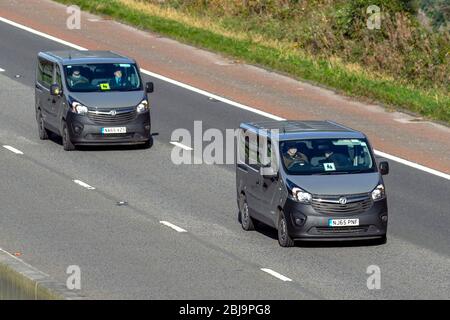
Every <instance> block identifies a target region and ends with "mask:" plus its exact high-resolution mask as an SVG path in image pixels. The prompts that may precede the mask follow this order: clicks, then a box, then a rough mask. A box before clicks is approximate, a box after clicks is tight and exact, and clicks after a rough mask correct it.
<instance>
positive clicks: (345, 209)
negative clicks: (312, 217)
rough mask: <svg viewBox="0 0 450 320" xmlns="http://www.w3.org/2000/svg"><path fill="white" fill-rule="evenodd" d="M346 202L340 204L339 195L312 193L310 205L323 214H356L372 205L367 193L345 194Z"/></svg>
mask: <svg viewBox="0 0 450 320" xmlns="http://www.w3.org/2000/svg"><path fill="white" fill-rule="evenodd" d="M343 197H345V198H346V199H347V203H346V204H340V203H339V199H340V198H342V197H341V196H321V195H314V196H313V199H312V206H313V208H314V210H316V211H317V212H319V213H321V214H325V215H336V214H338V215H339V214H345V215H348V214H358V213H362V212H364V211H367V210H369V209H370V208H371V207H372V205H373V200H372V198H371V196H370V195H369V194H367V193H364V194H355V195H346V196H343Z"/></svg>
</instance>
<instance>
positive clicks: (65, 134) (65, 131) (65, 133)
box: [62, 122, 75, 151]
mask: <svg viewBox="0 0 450 320" xmlns="http://www.w3.org/2000/svg"><path fill="white" fill-rule="evenodd" d="M62 143H63V148H64V150H66V151H72V150H75V146H74V145H73V143H72V141H70V135H69V128H67V123H65V122H63V125H62Z"/></svg>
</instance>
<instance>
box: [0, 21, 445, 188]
mask: <svg viewBox="0 0 450 320" xmlns="http://www.w3.org/2000/svg"><path fill="white" fill-rule="evenodd" d="M0 21H2V22H4V23H7V24H9V25H11V26H14V27H16V28H19V29H22V30H25V31H28V32H31V33H33V34H35V35H38V36H40V37H44V38H46V39H49V40H53V41H55V42H58V43H61V44H63V45H65V46H68V47H71V48H74V49H77V50H88V49H86V48H83V47H81V46H78V45H76V44H74V43H71V42H68V41H65V40H62V39H59V38H56V37H54V36H51V35H49V34H46V33H44V32H41V31H37V30H35V29H32V28H30V27H27V26H24V25H21V24H19V23H17V22H14V21H11V20H8V19H6V18H3V17H0ZM141 72H142V73H144V74H147V75H149V76H152V77H154V78H157V79H160V80H162V81H165V82H169V83H171V84H174V85H176V86H179V87H181V88H184V89H187V90H190V91H193V92H196V93H198V94H201V95H204V96H207V97H209V98H213V99H215V100H218V101H221V102H223V103H226V104H229V105H232V106H234V107H236V108H240V109H243V110H246V111H249V112H253V113H256V114H259V115H261V116H263V117H266V118H269V119H273V120H278V121H282V120H285V119H283V118H281V117H279V116H276V115H274V114H271V113H268V112H265V111H261V110H258V109H255V108H252V107H249V106H246V105H244V104H241V103H238V102H235V101H232V100H229V99H227V98H224V97H221V96H218V95H215V94H213V93H210V92H208V91H205V90H201V89H198V88H195V87H193V86H191V85H188V84H185V83H183V82H180V81H177V80H173V79H170V78H167V77H165V76H163V75H160V74H157V73H154V72H151V71H148V70H145V69H141ZM375 153H377V154H379V155H382V156H383V157H385V158H388V159H390V160H392V161H396V162H398V163H401V164H404V165H406V166H409V167H412V168H415V169H417V170H421V171H424V172H428V173H430V174H433V175H436V176H438V177H441V178H444V179H447V180H450V175H448V174H446V173H444V172H441V171H438V170H434V169H431V168H428V167H425V166H423V165H420V164H417V163H415V162H412V161H409V160H405V159H402V158H399V157H396V156H394V155H390V154H388V153H384V152H382V151H378V150H375Z"/></svg>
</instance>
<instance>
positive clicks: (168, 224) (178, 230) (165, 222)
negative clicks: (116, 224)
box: [159, 221, 187, 232]
mask: <svg viewBox="0 0 450 320" xmlns="http://www.w3.org/2000/svg"><path fill="white" fill-rule="evenodd" d="M159 223H161V224H163V225H165V226H166V227H169V228H172V229H173V230H175V231H176V232H187V231H186V230H184V229H183V228H180V227H178V226H176V225H174V224H172V223H170V222H168V221H160V222H159Z"/></svg>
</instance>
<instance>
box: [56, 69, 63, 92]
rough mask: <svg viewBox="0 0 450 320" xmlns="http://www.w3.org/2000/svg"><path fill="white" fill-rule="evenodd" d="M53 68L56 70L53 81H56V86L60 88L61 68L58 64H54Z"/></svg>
mask: <svg viewBox="0 0 450 320" xmlns="http://www.w3.org/2000/svg"><path fill="white" fill-rule="evenodd" d="M55 69H56V72H55V77H56V78H55V83H57V84H58V86H59V87H60V88H62V79H61V70H60V69H59V66H58V65H55Z"/></svg>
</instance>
